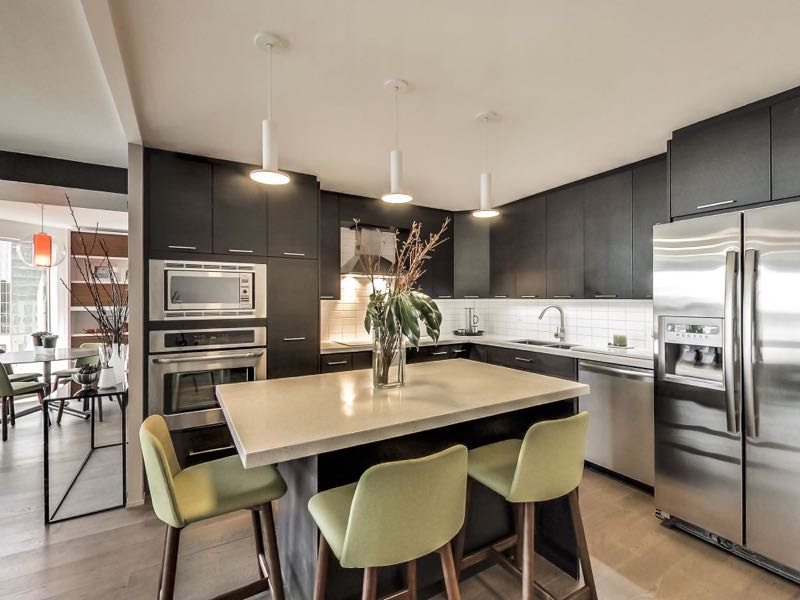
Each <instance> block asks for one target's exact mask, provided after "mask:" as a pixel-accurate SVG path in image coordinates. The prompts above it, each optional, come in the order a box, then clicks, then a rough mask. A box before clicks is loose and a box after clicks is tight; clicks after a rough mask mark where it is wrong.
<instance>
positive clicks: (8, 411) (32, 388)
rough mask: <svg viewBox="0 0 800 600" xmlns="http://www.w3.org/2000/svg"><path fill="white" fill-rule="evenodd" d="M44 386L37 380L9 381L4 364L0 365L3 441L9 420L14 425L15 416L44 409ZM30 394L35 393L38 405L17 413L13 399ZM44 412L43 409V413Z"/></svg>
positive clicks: (0, 409) (5, 438) (6, 437)
mask: <svg viewBox="0 0 800 600" xmlns="http://www.w3.org/2000/svg"><path fill="white" fill-rule="evenodd" d="M46 387H47V385H46V384H44V383H41V382H38V381H11V380H10V379H9V377H8V373H7V372H6V369H5V365H0V402H2V407H0V412H2V421H3V441H4V442H5V441H6V440H7V439H8V425H9V421H10V423H11V426H12V427H14V426H15V425H16V424H17V416H20V417H22V416H24V415H27V414H31V413H34V412H38V411H40V410H45V408H44V406H45V405H44V394H45V388H46ZM31 394H36V396H37V397H38V398H39V406H37V407H36V408H33V409H27V410H25V411H24V412H21V413H20V414H19V415H17V414H16V410H15V409H14V400H16V399H17V398H18V397H20V396H30V395H31ZM46 412H47V411H46V410H45V413H46ZM49 422H50V420H49V417H48V424H49Z"/></svg>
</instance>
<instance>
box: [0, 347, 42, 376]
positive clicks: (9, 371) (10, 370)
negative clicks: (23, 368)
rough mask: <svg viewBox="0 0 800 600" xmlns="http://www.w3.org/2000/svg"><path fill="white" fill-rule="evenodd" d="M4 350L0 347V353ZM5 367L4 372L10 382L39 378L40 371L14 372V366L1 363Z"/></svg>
mask: <svg viewBox="0 0 800 600" xmlns="http://www.w3.org/2000/svg"><path fill="white" fill-rule="evenodd" d="M3 352H5V350H3V349H2V348H0V354H1V353H3ZM3 366H4V367H5V369H6V374H7V375H8V379H9V380H10V381H11V383H15V382H17V381H38V380H39V378H40V377H41V376H42V374H41V373H14V368H13V367H12V366H11V365H3Z"/></svg>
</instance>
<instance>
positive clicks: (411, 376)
mask: <svg viewBox="0 0 800 600" xmlns="http://www.w3.org/2000/svg"><path fill="white" fill-rule="evenodd" d="M588 393H589V387H588V386H587V385H584V384H581V383H577V382H574V381H567V380H565V379H559V378H556V377H548V376H546V375H539V374H536V373H528V372H525V371H517V370H515V369H509V368H507V367H500V366H496V365H490V364H485V363H480V362H474V361H466V360H448V361H439V362H430V363H419V364H412V365H408V366H407V367H406V384H405V385H404V386H401V387H397V388H392V389H382V390H378V389H375V388H374V387H373V385H372V372H371V371H370V370H369V369H364V370H358V371H346V372H343V373H328V374H324V375H308V376H305V377H289V378H285V379H270V380H264V381H252V382H247V383H233V384H227V385H219V386H217V388H216V394H217V399H218V400H219V403H220V406H221V407H222V410H223V412H224V414H225V418H226V419H227V421H228V426H229V428H230V430H231V433H232V435H233V440H234V443H235V444H236V449H237V451H238V452H239V457H240V458H241V459H242V464H243V465H244V466H245V468H252V467H257V466H261V465H267V464H273V463H277V462H283V461H289V460H293V459H297V458H303V457H307V456H314V455H316V454H320V453H323V452H330V451H333V450H340V449H343V448H349V447H352V446H359V445H362V444H367V443H371V442H375V441H379V440H384V439H388V438H393V437H397V436H401V435H407V434H411V433H416V432H418V431H425V430H430V429H436V428H439V427H445V426H448V425H454V424H456V423H463V422H465V421H472V420H475V419H480V418H483V417H489V416H493V415H498V414H502V413H506V412H511V411H515V410H520V409H524V408H530V407H533V406H540V405H543V404H548V403H551V402H557V401H559V400H566V399H569V398H574V397H575V396H583V395H586V394H588Z"/></svg>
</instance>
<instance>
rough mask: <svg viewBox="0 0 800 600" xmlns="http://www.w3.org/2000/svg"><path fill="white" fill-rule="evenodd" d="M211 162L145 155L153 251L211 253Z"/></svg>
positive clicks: (158, 152)
mask: <svg viewBox="0 0 800 600" xmlns="http://www.w3.org/2000/svg"><path fill="white" fill-rule="evenodd" d="M211 182H212V178H211V163H210V162H207V161H203V160H199V159H194V158H192V157H190V156H185V155H181V154H177V153H175V152H167V151H163V150H150V149H148V150H147V151H146V153H145V190H146V193H147V212H148V219H147V222H148V225H149V227H148V229H149V247H150V250H155V251H167V252H175V251H177V252H211V251H212V249H213V247H212V220H213V209H212V200H211V198H212V183H211Z"/></svg>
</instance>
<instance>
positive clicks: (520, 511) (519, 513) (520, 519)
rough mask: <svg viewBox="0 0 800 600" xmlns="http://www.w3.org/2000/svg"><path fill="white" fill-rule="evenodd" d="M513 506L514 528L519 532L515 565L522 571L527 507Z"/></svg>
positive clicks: (515, 549) (515, 550)
mask: <svg viewBox="0 0 800 600" xmlns="http://www.w3.org/2000/svg"><path fill="white" fill-rule="evenodd" d="M511 506H512V508H513V510H514V528H515V529H516V532H517V544H516V546H515V547H514V565H515V566H516V567H517V569H519V570H520V571H522V555H523V554H524V553H525V550H524V547H525V536H524V534H523V532H522V531H523V527H524V526H525V505H524V504H522V503H518V504H512V505H511Z"/></svg>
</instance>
